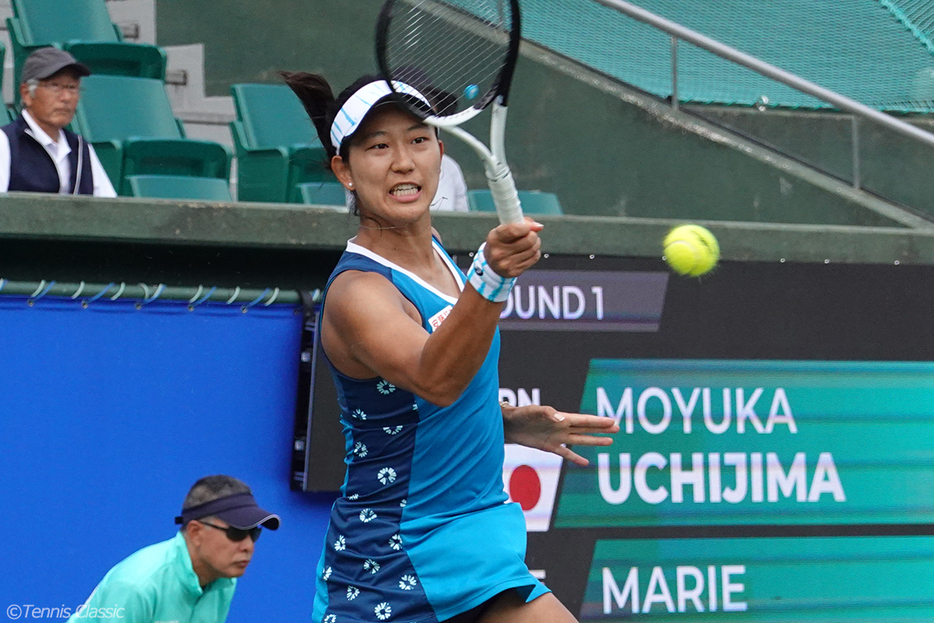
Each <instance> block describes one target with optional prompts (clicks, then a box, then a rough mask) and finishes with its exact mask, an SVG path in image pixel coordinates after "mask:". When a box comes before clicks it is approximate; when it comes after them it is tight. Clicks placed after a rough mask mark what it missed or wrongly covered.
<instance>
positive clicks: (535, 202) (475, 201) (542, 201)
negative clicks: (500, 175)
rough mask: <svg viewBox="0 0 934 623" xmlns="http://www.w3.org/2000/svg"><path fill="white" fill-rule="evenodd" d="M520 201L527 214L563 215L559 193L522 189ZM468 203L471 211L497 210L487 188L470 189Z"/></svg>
mask: <svg viewBox="0 0 934 623" xmlns="http://www.w3.org/2000/svg"><path fill="white" fill-rule="evenodd" d="M519 201H520V202H522V211H523V212H524V213H525V214H545V215H549V214H551V215H562V214H564V210H562V209H561V202H560V201H558V195H556V194H554V193H545V192H541V191H539V190H520V191H519ZM467 205H468V206H469V207H470V211H471V212H496V206H495V205H494V204H493V196H492V195H491V194H490V191H489V190H487V189H484V190H468V191H467Z"/></svg>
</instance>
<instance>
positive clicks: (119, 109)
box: [72, 75, 230, 195]
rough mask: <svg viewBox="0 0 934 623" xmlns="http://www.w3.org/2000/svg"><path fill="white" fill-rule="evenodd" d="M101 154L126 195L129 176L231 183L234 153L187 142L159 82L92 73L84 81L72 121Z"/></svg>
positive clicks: (216, 146)
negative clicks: (174, 177) (176, 176)
mask: <svg viewBox="0 0 934 623" xmlns="http://www.w3.org/2000/svg"><path fill="white" fill-rule="evenodd" d="M72 125H73V129H74V130H75V131H76V132H78V133H80V134H82V135H83V136H84V138H85V139H87V140H88V141H89V142H90V143H91V144H92V145H94V149H95V151H96V152H97V155H98V158H99V159H100V161H101V164H102V165H103V167H104V169H105V170H106V171H107V175H108V176H109V177H110V179H111V180H112V181H113V182H114V187H115V188H116V189H117V192H118V193H119V194H121V195H129V194H130V192H131V190H130V187H129V183H128V182H127V181H126V179H125V178H126V177H127V176H130V175H190V176H195V177H215V178H219V179H222V180H225V181H229V179H230V151H229V150H228V149H227V148H226V147H224V146H223V145H220V144H219V143H213V142H210V141H198V140H191V139H187V138H185V134H184V129H183V127H182V125H181V122H180V121H178V120H177V119H176V118H175V117H174V116H173V113H172V106H171V104H170V103H169V98H168V95H166V92H165V85H164V84H163V83H162V82H160V81H159V80H156V79H154V78H132V77H128V76H105V75H93V76H88V77H87V78H84V79H83V80H82V81H81V101H80V102H79V103H78V109H77V111H76V113H75V119H74V121H73V122H72Z"/></svg>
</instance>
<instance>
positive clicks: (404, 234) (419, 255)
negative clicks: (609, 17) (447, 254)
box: [353, 226, 459, 296]
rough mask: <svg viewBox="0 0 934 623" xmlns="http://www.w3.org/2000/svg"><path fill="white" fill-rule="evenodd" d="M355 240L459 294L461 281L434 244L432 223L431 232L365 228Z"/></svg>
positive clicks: (400, 265) (439, 285)
mask: <svg viewBox="0 0 934 623" xmlns="http://www.w3.org/2000/svg"><path fill="white" fill-rule="evenodd" d="M353 241H354V242H355V243H356V244H358V245H360V246H362V247H364V248H366V249H368V250H370V251H372V252H373V253H376V254H377V255H379V256H380V257H382V258H384V259H386V260H389V261H390V262H392V263H393V264H395V265H396V266H399V267H400V268H404V269H406V270H408V271H409V272H411V273H413V274H415V275H418V276H419V277H420V278H421V279H422V280H424V281H425V282H426V283H430V284H432V285H433V286H435V287H437V288H438V289H439V290H441V291H442V292H445V293H447V294H450V295H451V296H457V294H458V292H459V290H458V287H457V282H456V281H455V280H454V277H453V275H451V273H450V270H449V269H448V267H447V264H446V263H445V262H444V260H442V259H441V256H440V255H439V254H438V252H437V251H436V250H435V248H434V245H433V244H432V229H431V227H430V226H429V227H428V230H427V235H426V234H425V233H422V232H418V233H416V232H413V231H412V230H410V229H408V228H406V229H392V230H372V229H364V228H363V227H361V228H360V230H359V231H358V232H357V236H356V238H354V240H353Z"/></svg>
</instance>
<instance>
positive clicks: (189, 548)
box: [68, 476, 279, 623]
mask: <svg viewBox="0 0 934 623" xmlns="http://www.w3.org/2000/svg"><path fill="white" fill-rule="evenodd" d="M175 523H179V524H182V527H181V530H179V532H178V533H177V534H176V535H175V537H173V538H171V539H169V540H168V541H163V542H161V543H156V544H155V545H150V546H149V547H145V548H143V549H141V550H139V551H138V552H136V553H135V554H133V555H131V556H130V557H129V558H126V559H125V560H123V561H122V562H120V563H119V564H117V566H115V567H114V568H112V569H111V570H110V571H108V572H107V575H105V576H104V579H103V580H101V582H100V584H98V585H97V588H95V589H94V592H92V593H91V596H90V597H88V600H87V601H86V602H85V603H84V605H83V606H80V607H79V608H77V610H76V611H75V613H74V614H73V615H72V616H71V618H70V619H68V621H69V623H85V622H88V621H107V622H108V623H113V622H114V621H116V620H120V621H123V622H125V623H154V622H155V621H198V622H199V623H223V622H224V620H225V619H226V618H227V612H228V610H229V609H230V601H231V599H233V595H234V588H235V587H236V584H237V580H236V578H238V577H240V576H242V575H243V573H244V572H245V571H246V568H247V565H248V564H250V559H251V558H252V557H253V548H254V547H255V545H256V540H257V539H258V538H259V535H260V531H261V530H262V528H261V527H260V526H263V527H266V528H269V529H270V530H276V529H277V528H278V527H279V516H278V515H274V514H272V513H270V512H267V511H264V510H263V509H261V508H260V507H259V506H258V505H257V504H256V500H255V499H253V494H252V492H251V491H250V488H249V487H248V486H246V485H245V484H244V483H243V482H241V481H239V480H237V479H236V478H233V477H231V476H207V477H205V478H202V479H201V480H199V481H198V482H196V483H195V484H194V485H193V486H192V487H191V490H189V491H188V495H187V496H185V501H184V503H183V504H182V514H181V516H180V517H176V518H175Z"/></svg>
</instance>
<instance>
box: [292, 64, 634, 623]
mask: <svg viewBox="0 0 934 623" xmlns="http://www.w3.org/2000/svg"><path fill="white" fill-rule="evenodd" d="M283 77H284V78H285V80H286V82H287V84H288V85H289V86H290V87H291V88H292V89H293V90H294V91H295V93H296V94H297V95H298V96H299V98H300V99H301V101H302V103H303V104H304V106H305V108H306V110H307V111H308V113H309V116H310V117H311V119H312V121H313V122H314V124H315V127H316V129H317V131H318V135H319V136H320V138H321V143H322V144H323V145H325V146H326V148H327V149H328V150H329V155H330V166H331V170H332V171H333V173H334V175H335V176H336V177H337V179H338V180H339V181H340V182H341V183H342V184H343V185H344V186H345V187H346V188H347V189H348V190H349V191H351V192H352V193H353V194H354V200H355V211H356V213H357V214H358V216H359V219H360V225H359V228H358V230H357V235H356V237H355V238H353V239H351V240H350V241H349V242H348V243H347V248H346V251H345V252H344V254H343V256H342V257H341V259H340V261H339V263H338V265H337V267H336V268H335V270H334V272H333V274H332V275H331V278H330V280H329V282H328V284H327V288H326V295H325V303H324V307H323V309H322V316H321V318H322V319H321V324H320V331H319V334H320V339H321V344H322V346H323V348H324V352H325V354H326V356H327V360H328V362H329V365H330V368H331V372H332V374H333V377H334V381H335V383H336V385H337V389H338V396H339V402H340V407H341V419H342V422H343V425H344V434H345V436H346V448H347V455H346V459H345V461H346V463H347V474H346V478H345V481H344V486H343V488H342V493H343V495H342V497H340V498H339V499H338V500H337V501H336V502H335V503H334V506H333V508H332V511H331V520H330V525H329V528H328V532H327V536H326V539H325V547H324V551H323V553H322V556H321V559H320V562H319V564H318V574H317V578H318V579H317V593H316V596H315V602H314V614H313V620H314V621H316V622H322V621H323V622H326V623H340V622H344V621H374V620H375V621H424V622H428V621H450V622H456V623H468V622H474V621H483V622H485V623H494V622H500V621H503V622H505V621H510V622H512V623H515V622H526V621H528V622H530V623H531V622H535V623H547V622H551V621H555V622H558V621H560V622H571V621H574V620H575V619H574V617H573V616H572V615H571V614H570V612H568V610H567V609H566V608H565V607H564V606H563V605H562V604H561V603H560V602H559V601H558V600H557V599H556V598H555V597H554V595H552V594H551V593H550V592H549V590H548V589H547V588H545V586H543V585H542V584H541V583H540V582H539V581H538V580H536V579H535V578H534V577H533V576H532V575H531V574H530V573H529V570H528V568H527V567H526V565H525V562H524V557H525V539H526V533H525V523H524V519H523V516H522V512H521V510H520V508H519V506H518V505H517V504H506V503H505V502H506V500H507V496H506V494H505V493H504V491H503V476H502V469H503V458H504V449H503V443H504V441H515V442H518V443H523V444H525V445H529V446H532V447H538V448H542V449H546V450H550V451H553V452H557V453H559V454H561V455H562V456H565V457H567V458H569V459H570V460H574V461H577V462H584V463H586V461H585V460H584V459H582V458H581V457H579V456H578V455H576V454H574V453H573V452H572V451H571V450H569V449H568V448H567V447H565V445H564V444H572V443H583V444H591V445H606V444H609V443H610V440H609V439H608V438H606V437H596V436H593V433H607V432H615V431H616V430H618V427H617V426H616V424H615V422H614V421H613V420H612V419H611V418H602V417H596V416H586V415H580V414H561V413H557V412H556V411H555V410H554V409H552V408H550V407H539V406H530V407H523V408H519V409H512V408H508V407H503V406H501V405H500V403H499V402H498V391H499V379H498V374H497V359H498V355H499V334H498V330H497V322H498V320H499V314H500V311H501V310H502V307H503V302H504V301H505V300H506V295H508V292H509V288H510V287H511V284H512V282H513V281H514V279H515V278H516V277H518V276H519V275H520V274H522V272H523V271H525V270H527V269H528V268H529V267H531V266H532V265H533V264H535V262H536V261H537V260H538V258H539V255H540V252H539V245H540V241H539V237H538V233H539V232H540V231H541V229H542V226H541V225H540V224H538V223H536V222H535V221H533V220H531V219H528V218H527V219H525V221H524V222H521V223H513V224H509V225H500V226H498V227H496V228H495V229H493V230H492V231H490V233H489V234H488V235H487V238H486V242H485V243H484V245H483V246H482V247H481V248H480V251H479V252H478V253H477V255H476V259H475V260H474V264H473V266H472V267H471V269H470V274H471V277H470V278H469V279H468V278H466V277H465V276H464V274H463V273H462V272H461V271H460V270H459V269H458V268H457V266H455V264H454V263H453V262H452V261H451V258H450V257H449V256H448V254H447V253H446V252H445V250H444V249H443V248H442V247H441V244H440V242H439V240H438V238H437V236H436V235H435V232H434V230H433V229H432V226H431V215H430V212H429V205H430V204H431V201H432V198H433V197H434V195H435V190H436V188H437V186H438V176H439V172H440V169H441V156H442V154H443V153H444V146H443V145H442V144H441V142H440V141H439V139H438V134H437V131H436V130H435V129H434V128H432V127H430V126H428V125H426V124H424V123H423V122H422V121H421V120H420V119H419V118H417V117H416V116H414V115H412V114H411V113H410V112H407V111H406V109H405V108H404V107H403V106H402V105H401V104H400V99H399V98H402V97H405V98H409V100H410V102H412V103H414V104H415V105H416V106H421V107H424V109H425V110H426V111H427V110H428V109H429V103H428V100H427V99H426V98H425V97H424V96H423V95H422V94H421V93H419V92H418V91H417V90H416V89H414V88H412V87H410V86H407V85H403V86H404V88H403V90H404V94H401V95H400V94H396V93H393V92H392V90H390V89H389V87H388V85H387V84H386V82H385V81H383V80H379V79H376V78H363V79H361V80H358V81H357V82H355V83H354V84H353V85H351V86H350V87H348V88H347V89H346V90H345V91H343V92H342V93H341V94H340V96H339V97H338V98H337V99H336V100H335V98H334V96H333V95H332V91H331V88H330V86H329V85H328V83H327V82H326V81H325V80H324V79H323V78H322V77H320V76H317V75H313V74H305V73H284V74H283Z"/></svg>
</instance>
